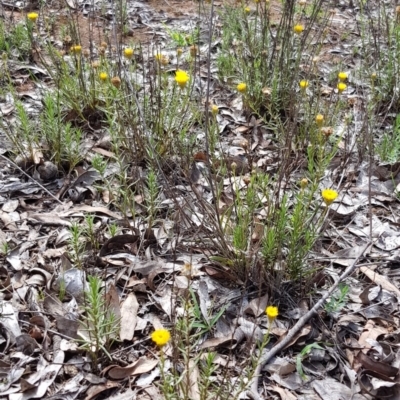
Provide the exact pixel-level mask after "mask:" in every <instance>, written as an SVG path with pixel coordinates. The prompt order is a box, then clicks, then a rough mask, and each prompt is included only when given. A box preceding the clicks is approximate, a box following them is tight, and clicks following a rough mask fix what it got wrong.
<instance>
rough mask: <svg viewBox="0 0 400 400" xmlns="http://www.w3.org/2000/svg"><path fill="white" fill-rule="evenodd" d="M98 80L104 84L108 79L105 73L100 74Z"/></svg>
mask: <svg viewBox="0 0 400 400" xmlns="http://www.w3.org/2000/svg"><path fill="white" fill-rule="evenodd" d="M99 78H100V80H101V81H103V82H105V81H106V80H107V78H108V75H107V72H100V74H99Z"/></svg>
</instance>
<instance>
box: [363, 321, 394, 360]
mask: <svg viewBox="0 0 400 400" xmlns="http://www.w3.org/2000/svg"><path fill="white" fill-rule="evenodd" d="M387 333H388V330H387V329H385V328H383V327H382V326H377V325H376V323H375V322H374V321H373V320H368V321H367V322H366V324H365V327H364V330H363V332H362V333H361V335H360V337H359V339H358V343H360V345H361V346H364V348H363V350H362V352H363V353H365V354H367V353H368V352H369V351H370V350H371V348H372V346H371V342H370V340H371V339H372V340H376V339H377V338H378V337H379V336H382V335H386V334H387Z"/></svg>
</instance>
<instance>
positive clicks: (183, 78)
mask: <svg viewBox="0 0 400 400" xmlns="http://www.w3.org/2000/svg"><path fill="white" fill-rule="evenodd" d="M175 81H176V83H177V84H178V85H179V86H180V87H181V88H184V87H185V86H186V84H187V83H188V81H189V75H188V73H187V72H186V71H182V70H181V69H178V70H177V71H176V73H175Z"/></svg>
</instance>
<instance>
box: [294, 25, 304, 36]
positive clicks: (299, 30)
mask: <svg viewBox="0 0 400 400" xmlns="http://www.w3.org/2000/svg"><path fill="white" fill-rule="evenodd" d="M293 31H294V33H296V34H297V35H300V33H302V32H303V31H304V26H303V25H301V24H296V25H295V26H294V27H293Z"/></svg>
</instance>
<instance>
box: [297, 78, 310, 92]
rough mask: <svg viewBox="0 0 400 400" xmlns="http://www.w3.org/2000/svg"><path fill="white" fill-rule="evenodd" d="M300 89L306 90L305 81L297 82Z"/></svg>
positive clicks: (306, 84) (306, 82)
mask: <svg viewBox="0 0 400 400" xmlns="http://www.w3.org/2000/svg"><path fill="white" fill-rule="evenodd" d="M299 86H300V89H303V90H306V89H307V88H308V81H306V80H305V79H303V80H301V81H300V82H299Z"/></svg>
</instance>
